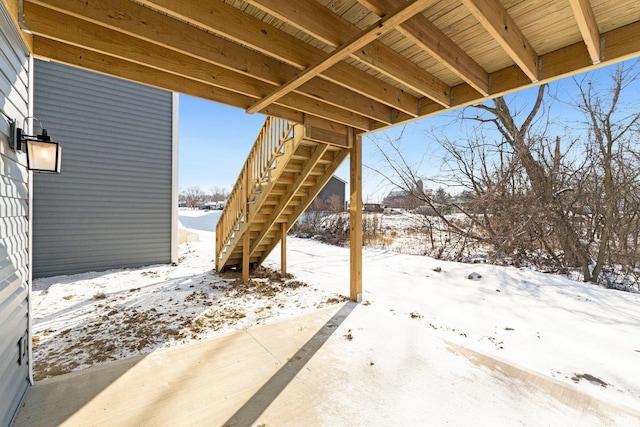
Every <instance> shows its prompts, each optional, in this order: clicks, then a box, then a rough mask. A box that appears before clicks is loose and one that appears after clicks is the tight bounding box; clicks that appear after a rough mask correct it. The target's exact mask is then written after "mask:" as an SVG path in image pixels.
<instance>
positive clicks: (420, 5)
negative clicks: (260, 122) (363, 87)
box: [247, 0, 433, 113]
mask: <svg viewBox="0 0 640 427" xmlns="http://www.w3.org/2000/svg"><path fill="white" fill-rule="evenodd" d="M431 1H433V0H414V1H412V2H410V3H409V4H408V6H405V7H402V8H400V9H399V10H397V11H396V12H394V13H393V14H391V15H389V16H387V17H385V18H383V19H381V20H380V21H379V22H377V23H375V24H373V25H371V26H370V27H369V28H367V29H366V30H364V31H362V32H361V33H360V34H358V35H357V36H355V37H353V38H352V39H351V40H349V41H347V42H346V43H344V44H343V45H342V46H340V47H339V48H337V49H336V50H334V51H333V52H331V54H329V56H327V57H326V58H325V59H323V60H322V61H320V62H318V63H317V64H315V65H313V66H310V67H308V68H307V69H305V70H304V71H302V72H301V73H300V74H299V75H298V76H297V77H296V78H294V79H291V80H289V81H288V82H287V83H285V84H284V85H282V86H281V87H280V88H278V89H277V90H275V91H274V92H272V93H271V94H269V95H267V96H265V97H264V98H262V99H261V100H260V101H258V102H256V103H255V104H254V105H252V106H251V108H249V109H248V110H247V112H249V113H253V112H256V111H259V110H261V109H262V108H264V107H265V106H267V105H269V104H271V103H273V102H275V101H277V100H278V99H280V98H281V97H282V96H284V95H286V94H287V93H289V92H291V91H292V90H294V89H296V88H297V87H299V86H300V85H302V84H304V83H306V82H308V81H309V80H311V79H312V78H314V77H316V76H318V75H319V74H321V73H322V72H324V71H325V70H327V69H329V68H331V67H332V66H334V65H335V64H337V63H338V62H340V61H342V60H344V59H345V58H347V57H348V56H350V55H351V54H352V53H353V52H355V51H356V50H358V49H360V48H362V47H364V46H366V45H367V44H369V43H371V42H372V41H373V40H375V39H377V38H379V37H380V36H382V35H384V34H386V33H387V32H389V31H391V30H393V29H394V28H395V27H397V26H398V25H400V24H401V23H403V22H404V21H406V20H407V19H409V18H411V17H413V16H414V15H416V14H417V13H420V11H422V10H424V8H425V5H426V4H428V3H429V2H431Z"/></svg>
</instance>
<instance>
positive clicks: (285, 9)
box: [248, 0, 450, 106]
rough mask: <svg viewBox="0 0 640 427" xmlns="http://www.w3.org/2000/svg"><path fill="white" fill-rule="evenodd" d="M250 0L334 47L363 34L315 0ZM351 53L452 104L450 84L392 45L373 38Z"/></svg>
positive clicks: (411, 87)
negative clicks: (412, 60)
mask: <svg viewBox="0 0 640 427" xmlns="http://www.w3.org/2000/svg"><path fill="white" fill-rule="evenodd" d="M248 3H250V4H252V5H254V6H256V7H257V8H259V9H261V10H263V11H265V12H267V13H269V14H270V15H273V16H275V17H276V18H278V19H281V20H282V21H284V22H286V23H287V24H288V25H291V26H293V27H295V28H298V29H300V30H301V31H304V32H305V33H307V34H310V35H312V36H313V37H315V38H318V39H319V40H322V41H323V42H325V43H327V44H328V45H330V46H333V47H338V46H340V45H342V44H344V43H346V42H347V41H348V40H349V39H352V38H354V37H357V36H358V34H359V33H361V30H360V29H359V28H358V27H357V26H355V25H353V24H352V23H351V22H349V21H347V20H346V19H344V18H341V17H340V16H338V15H336V14H334V13H332V12H331V11H329V9H327V8H325V7H322V5H320V4H319V3H318V2H316V1H315V0H297V1H295V2H290V1H282V0H249V1H248ZM403 4H406V3H404V2H400V3H398V4H396V7H394V8H390V9H389V10H388V12H389V13H393V11H394V10H396V9H398V8H400V7H402V6H403ZM425 7H428V4H425ZM384 15H388V14H387V13H386V14H384ZM351 56H352V57H353V58H356V59H358V60H360V61H362V62H364V63H366V64H367V65H369V66H370V67H372V68H373V69H375V70H377V71H378V72H380V73H382V74H384V75H386V76H387V77H390V78H392V79H394V80H396V81H397V82H399V83H401V84H403V85H404V86H406V87H408V88H410V89H412V90H414V91H416V92H418V93H420V94H422V95H423V96H426V97H428V98H430V99H433V100H435V101H436V102H438V103H440V104H442V105H444V106H447V105H449V100H450V88H449V86H448V85H446V84H445V83H444V82H442V81H441V80H440V79H438V78H436V77H435V76H433V75H431V74H430V73H428V72H427V71H425V70H424V69H422V68H420V67H419V66H417V65H416V64H415V63H413V62H411V61H409V60H408V59H407V58H405V57H403V56H402V55H401V54H400V53H398V52H396V51H394V50H393V49H391V48H390V47H389V46H387V45H385V44H383V43H381V42H378V41H373V42H371V43H370V44H369V45H367V46H365V47H363V48H362V49H358V50H357V51H355V52H353V54H352V55H351Z"/></svg>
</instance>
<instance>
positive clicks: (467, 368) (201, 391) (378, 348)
mask: <svg viewBox="0 0 640 427" xmlns="http://www.w3.org/2000/svg"><path fill="white" fill-rule="evenodd" d="M376 311H377V310H376V308H375V306H374V305H370V306H367V305H356V304H354V303H345V304H340V305H337V306H333V307H329V308H324V309H321V310H318V311H316V312H314V313H311V314H306V315H302V316H298V317H295V318H292V319H288V320H281V321H278V322H275V323H272V324H269V325H265V326H259V327H256V328H251V329H247V330H243V331H238V332H235V333H231V334H228V335H225V336H223V337H219V338H213V339H209V340H205V341H201V342H197V343H191V344H187V345H184V346H181V347H177V348H171V349H163V350H158V351H156V352H154V353H151V354H149V355H146V356H139V357H134V358H129V359H124V360H121V361H118V362H114V363H110V364H107V365H102V366H98V367H94V368H90V369H87V370H85V371H79V372H75V373H71V374H67V375H63V376H59V377H55V378H51V379H48V380H45V381H43V382H40V383H38V384H36V386H34V387H33V389H32V390H31V392H30V393H29V395H28V396H27V400H26V403H25V405H24V407H23V408H22V409H21V411H20V413H19V416H18V419H17V423H16V425H17V426H26V425H29V426H51V425H94V426H102V425H103V426H107V425H108V426H112V425H167V426H168V425H192V426H193V425H211V426H213V425H228V426H249V425H259V426H285V425H290V426H301V425H308V426H316V425H327V426H329V425H330V426H356V425H358V426H360V425H361V426H372V425H376V426H383V425H389V426H391V425H415V426H417V425H444V424H450V425H528V426H537V425H540V426H542V425H545V426H546V425H563V426H574V425H575V426H585V425H594V426H595V425H617V426H622V425H629V426H632V425H637V423H638V422H639V421H640V412H637V411H633V410H631V409H628V408H624V407H622V406H616V405H614V404H610V403H605V402H604V401H600V400H598V399H597V398H595V397H593V396H590V395H588V394H586V393H583V392H581V391H579V390H577V389H576V388H575V387H571V386H569V385H566V384H563V383H561V382H560V381H558V380H555V379H552V378H550V377H546V376H542V375H538V374H535V373H533V372H531V371H528V370H524V369H519V368H518V367H516V366H513V365H511V364H509V363H506V362H504V361H500V360H497V359H494V358H491V357H487V356H484V355H481V354H480V353H476V352H473V351H470V350H467V349H465V348H463V347H460V346H458V345H456V344H453V343H450V342H447V341H445V340H443V339H441V338H439V337H437V336H435V335H434V334H431V333H428V332H427V333H425V330H424V328H423V326H422V325H421V324H420V322H416V321H415V320H416V319H412V318H411V317H410V316H402V317H401V316H396V317H395V318H393V319H392V320H391V321H389V320H390V319H389V318H388V316H385V315H384V313H372V312H376ZM372 321H373V323H372ZM417 337H420V338H419V339H418V338H417Z"/></svg>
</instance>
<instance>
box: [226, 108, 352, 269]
mask: <svg viewBox="0 0 640 427" xmlns="http://www.w3.org/2000/svg"><path fill="white" fill-rule="evenodd" d="M310 133H311V128H310V127H309V126H305V125H301V124H295V123H293V122H290V121H287V120H283V119H278V118H275V117H267V119H266V120H265V122H264V124H263V126H262V129H261V130H260V133H259V134H258V137H257V139H256V142H255V143H254V145H253V147H252V149H251V151H250V153H249V156H248V158H247V161H246V162H245V164H244V167H243V168H242V171H241V172H240V176H239V177H238V180H237V181H236V183H235V185H234V187H233V189H232V190H231V193H230V195H229V198H228V199H227V203H226V205H225V208H224V211H223V212H222V215H221V217H220V220H219V221H218V225H217V226H216V269H217V271H223V270H225V269H227V268H235V269H238V270H240V269H242V271H243V278H245V280H246V278H248V270H249V268H251V267H255V266H258V265H260V264H261V263H262V262H263V261H264V260H265V258H266V257H267V256H268V255H269V253H270V252H271V251H272V250H273V248H274V247H275V246H276V245H277V244H278V242H280V240H281V239H283V238H284V237H285V236H286V232H287V231H288V230H289V229H290V228H291V226H293V224H295V222H296V221H297V220H298V218H299V217H300V215H301V214H302V213H303V212H304V211H305V210H306V208H307V207H308V206H309V205H310V204H311V202H313V200H314V199H315V197H316V196H317V195H318V193H319V192H320V191H321V190H322V188H323V187H324V186H325V184H326V183H327V182H328V181H329V179H330V178H331V176H332V175H333V174H334V172H335V171H336V169H337V168H338V167H339V166H340V164H341V163H342V162H343V161H344V159H345V158H346V157H347V155H348V154H349V149H348V146H347V144H346V143H345V144H344V145H342V146H341V145H337V144H334V143H332V142H328V141H323V140H322V132H315V134H316V137H315V138H311V137H310ZM327 139H329V138H327ZM283 264H284V263H283ZM283 268H284V266H283Z"/></svg>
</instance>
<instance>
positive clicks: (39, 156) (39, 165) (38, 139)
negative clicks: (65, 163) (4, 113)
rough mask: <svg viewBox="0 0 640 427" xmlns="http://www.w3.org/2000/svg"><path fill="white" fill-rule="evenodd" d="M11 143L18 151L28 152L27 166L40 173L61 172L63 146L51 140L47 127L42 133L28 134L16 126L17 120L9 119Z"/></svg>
mask: <svg viewBox="0 0 640 427" xmlns="http://www.w3.org/2000/svg"><path fill="white" fill-rule="evenodd" d="M9 125H10V128H11V129H10V133H9V145H11V147H12V148H13V149H14V150H16V151H24V152H26V153H27V168H28V169H29V170H31V171H34V172H39V173H60V162H61V161H62V147H61V146H60V144H58V143H57V142H53V141H51V138H50V137H49V135H48V134H47V130H46V129H42V134H40V135H35V136H31V135H27V134H25V133H24V132H23V130H22V129H21V128H19V127H17V126H16V121H15V120H10V121H9Z"/></svg>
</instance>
